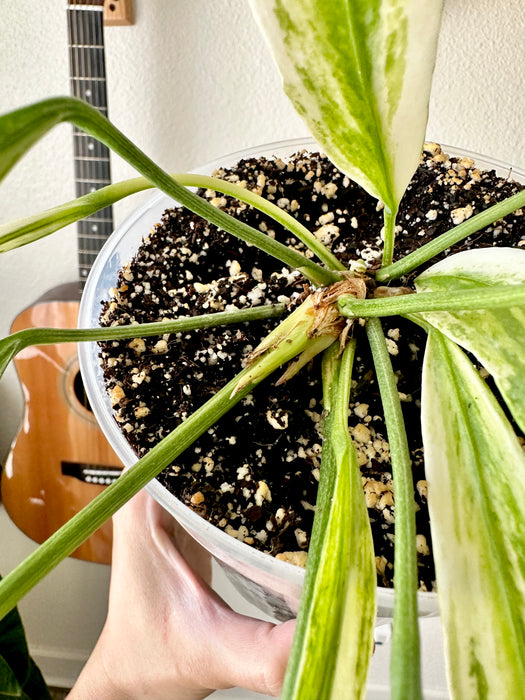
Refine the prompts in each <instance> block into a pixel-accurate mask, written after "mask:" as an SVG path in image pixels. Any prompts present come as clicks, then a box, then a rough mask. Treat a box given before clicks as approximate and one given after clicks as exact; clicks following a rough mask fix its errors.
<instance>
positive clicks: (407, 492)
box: [366, 319, 423, 700]
mask: <svg viewBox="0 0 525 700" xmlns="http://www.w3.org/2000/svg"><path fill="white" fill-rule="evenodd" d="M366 329H367V335H368V340H369V342H370V347H371V350H372V355H373V358H374V367H375V371H376V377H377V383H378V385H379V389H380V392H381V402H382V404H383V410H384V415H385V423H386V427H387V434H388V442H389V445H390V461H391V464H392V474H393V478H394V498H395V518H396V525H395V538H396V540H395V550H394V557H395V558H394V571H395V574H394V589H395V601H394V626H393V634H392V651H391V657H390V682H391V693H392V695H391V697H392V700H422V697H423V696H422V692H421V677H420V667H419V630H418V613H417V588H418V573H417V554H416V520H415V506H414V485H413V481H412V465H411V461H410V451H409V448H408V442H407V436H406V431H405V424H404V420H403V413H402V410H401V403H400V401H399V394H398V391H397V385H396V378H395V375H394V372H393V369H392V364H391V362H390V356H389V354H388V349H387V346H386V342H385V337H384V335H383V329H382V328H381V321H379V319H370V320H369V321H368V322H367V324H366Z"/></svg>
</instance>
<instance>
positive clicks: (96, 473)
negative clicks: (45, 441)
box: [61, 462, 122, 486]
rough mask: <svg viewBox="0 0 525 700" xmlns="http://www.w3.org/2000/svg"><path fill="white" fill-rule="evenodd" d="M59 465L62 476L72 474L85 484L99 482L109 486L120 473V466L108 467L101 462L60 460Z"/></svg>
mask: <svg viewBox="0 0 525 700" xmlns="http://www.w3.org/2000/svg"><path fill="white" fill-rule="evenodd" d="M61 466H62V474H64V476H72V477H74V478H75V479H79V481H84V482H85V483H87V484H99V485H101V486H109V484H112V483H113V482H114V481H116V480H117V479H118V477H119V476H120V474H121V473H122V467H109V466H105V465H102V464H85V463H83V462H61Z"/></svg>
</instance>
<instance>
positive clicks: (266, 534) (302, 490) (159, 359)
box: [100, 144, 525, 590]
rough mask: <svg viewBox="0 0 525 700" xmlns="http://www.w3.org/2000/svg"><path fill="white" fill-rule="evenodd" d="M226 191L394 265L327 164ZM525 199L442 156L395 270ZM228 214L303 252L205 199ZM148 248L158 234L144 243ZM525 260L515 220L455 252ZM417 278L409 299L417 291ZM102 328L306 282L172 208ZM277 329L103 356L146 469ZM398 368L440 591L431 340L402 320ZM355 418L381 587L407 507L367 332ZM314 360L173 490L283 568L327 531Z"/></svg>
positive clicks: (261, 170)
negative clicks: (149, 458)
mask: <svg viewBox="0 0 525 700" xmlns="http://www.w3.org/2000/svg"><path fill="white" fill-rule="evenodd" d="M216 174H217V175H218V176H219V177H222V178H225V179H229V180H232V181H235V182H237V183H241V184H242V183H245V186H246V187H248V188H249V189H255V191H256V192H258V193H259V194H262V195H263V196H265V197H267V198H268V199H271V200H273V201H274V202H276V203H277V204H278V205H279V206H281V207H282V208H284V209H286V210H288V211H290V212H291V213H292V214H293V215H294V216H296V217H297V218H298V219H300V220H301V221H302V222H303V223H304V224H305V225H306V226H307V227H309V228H310V229H311V230H313V231H317V235H318V236H319V237H321V239H322V240H323V242H325V243H326V244H328V245H329V246H330V247H331V249H332V251H333V252H334V253H335V254H336V255H337V257H339V259H340V260H342V261H343V262H344V263H345V264H348V265H350V264H351V262H352V261H355V260H358V259H364V260H365V261H366V262H367V263H368V266H369V269H370V270H373V269H374V268H376V267H377V266H378V265H379V263H380V256H381V247H382V246H381V237H380V232H381V226H382V212H381V211H380V207H378V206H377V204H376V202H375V200H373V199H372V198H371V197H370V196H368V195H367V194H366V193H365V192H364V191H363V190H362V189H360V188H359V187H358V186H357V185H355V184H354V183H352V182H351V181H349V180H348V178H346V177H345V176H344V175H343V174H342V173H340V172H339V171H338V170H337V169H336V168H335V167H334V166H333V165H331V164H330V162H329V161H328V160H327V159H326V158H325V157H323V156H320V155H319V154H305V153H301V154H298V155H296V156H295V157H294V158H292V159H291V161H290V162H289V163H288V164H286V163H284V162H282V161H280V160H247V161H241V162H240V163H239V164H238V165H237V167H235V168H233V169H231V170H227V171H225V170H220V171H219V172H218V173H216ZM519 189H521V185H518V184H516V183H513V182H511V181H507V180H502V179H499V178H497V177H496V176H495V174H494V173H493V172H480V171H479V170H477V169H476V168H475V165H474V164H473V163H472V162H471V161H469V160H468V159H461V160H457V159H449V158H448V157H447V156H446V155H445V154H443V153H442V152H441V149H439V147H437V146H435V145H432V144H431V145H429V146H428V149H427V150H426V151H425V153H424V158H423V160H422V163H421V165H420V167H419V168H418V171H417V173H416V175H415V176H414V179H413V181H412V183H411V185H410V187H409V189H408V191H407V193H406V195H405V198H404V200H403V202H402V206H401V210H400V214H399V218H398V221H399V224H400V226H399V230H398V234H397V244H396V259H399V258H400V257H403V256H404V255H406V254H407V253H409V252H411V251H413V250H415V249H416V248H418V247H420V246H421V245H423V244H424V243H426V242H428V241H429V240H431V239H433V238H434V237H436V236H438V235H439V234H441V233H443V232H444V231H446V230H449V229H450V228H451V227H452V225H453V224H454V223H457V222H458V221H460V220H462V219H463V218H468V217H470V216H472V215H473V214H475V213H477V212H478V211H481V210H482V209H486V208H487V207H488V206H490V205H491V204H493V203H494V202H496V201H499V200H501V199H504V198H505V197H507V196H509V195H510V194H513V193H514V192H516V191H518V190H519ZM202 194H203V196H205V197H207V198H208V199H210V200H211V201H212V202H213V203H214V204H215V205H216V206H220V207H221V208H224V209H225V210H226V211H228V212H229V213H231V214H233V215H235V216H237V217H238V218H240V219H242V220H244V221H246V222H247V223H249V224H251V225H252V226H255V227H257V228H259V229H260V230H262V231H264V232H266V233H267V234H268V235H270V236H272V237H275V238H276V239H278V240H280V241H282V242H284V243H287V244H289V245H293V246H294V247H296V248H297V249H298V250H301V251H303V252H305V248H304V246H303V244H301V243H298V242H297V241H295V239H290V238H288V236H287V233H286V232H285V231H284V230H282V229H281V228H280V227H279V226H278V225H277V224H275V223H274V222H273V221H271V220H268V219H266V218H265V217H263V216H261V215H260V214H259V213H258V212H255V211H253V210H252V209H251V208H250V207H247V206H246V205H244V204H241V203H239V202H238V201H237V200H231V199H230V198H227V197H223V196H222V195H220V194H219V193H215V192H210V191H207V192H203V193H202ZM145 235H147V232H145ZM493 245H507V246H523V245H525V226H524V218H523V215H522V212H517V213H516V214H514V215H511V216H509V217H507V218H506V220H505V221H504V222H503V221H500V222H497V224H495V225H493V226H490V227H488V228H487V229H486V230H485V231H483V232H479V233H477V234H476V235H475V237H474V238H473V239H472V240H470V239H467V240H466V241H465V242H464V243H463V244H460V245H457V246H455V247H454V249H453V250H452V251H447V252H455V251H458V250H463V249H466V248H469V247H472V246H493ZM413 276H414V275H411V276H410V279H407V280H401V281H400V282H397V283H395V284H407V285H410V284H411V283H412V279H413ZM115 287H116V288H115V292H114V297H113V299H112V302H111V303H109V304H106V305H105V307H104V310H103V314H102V316H101V320H102V323H103V325H111V324H124V323H130V322H135V321H136V322H146V321H158V320H162V319H171V318H173V317H175V316H193V315H196V314H202V313H209V312H213V311H223V310H230V309H233V308H236V309H242V308H248V307H250V306H256V305H260V304H271V303H275V302H277V301H285V302H287V303H289V304H290V306H291V307H293V306H294V304H296V303H297V300H298V299H299V297H300V296H301V294H303V292H304V289H305V280H304V279H303V278H302V277H301V276H300V275H299V274H298V273H296V272H293V271H291V270H289V269H287V268H283V265H282V264H281V263H279V262H278V261H277V260H275V259H273V258H270V257H268V256H267V255H266V254H264V253H261V252H260V251H259V250H258V249H256V248H254V247H251V246H248V245H246V244H244V243H241V242H240V241H238V240H237V239H234V238H233V237H231V236H229V235H228V234H225V233H223V232H222V231H219V230H217V229H216V228H215V227H214V226H211V225H209V224H207V223H206V222H205V221H203V220H201V219H199V218H198V217H196V216H194V215H193V214H191V213H189V212H187V211H185V210H182V209H179V208H177V209H173V210H169V211H167V212H165V214H164V216H163V217H162V221H161V222H160V223H159V224H158V225H157V226H156V227H155V229H154V231H153V232H152V233H151V234H150V235H148V236H147V238H146V239H145V241H144V243H143V245H142V247H141V249H140V251H139V252H138V254H137V256H136V257H135V259H134V260H133V261H132V262H131V263H130V265H129V266H128V267H126V268H125V269H124V270H122V271H121V273H120V275H119V279H118V281H116V285H115ZM276 324H277V321H276V320H268V321H258V322H254V323H250V324H249V325H248V324H241V325H238V326H229V327H223V328H216V329H207V330H203V331H193V332H190V333H184V334H180V333H178V334H171V335H168V334H166V335H165V336H163V337H162V338H159V337H156V338H145V339H138V340H134V341H120V342H113V343H101V344H100V345H101V358H102V362H103V367H104V372H105V378H106V382H107V388H108V391H109V392H110V395H111V397H112V400H113V403H114V407H115V418H116V420H117V421H118V423H119V424H120V426H121V429H122V430H123V432H124V434H125V435H126V437H127V439H128V440H129V442H130V444H131V445H132V446H133V448H134V449H135V451H136V452H137V454H139V455H143V454H144V453H145V452H147V451H148V450H149V449H150V448H151V447H152V446H153V445H154V444H155V443H156V442H158V441H159V440H160V439H161V438H163V437H165V436H166V435H167V434H168V433H169V432H170V431H171V430H173V428H175V427H176V426H177V425H178V424H179V423H180V422H181V421H183V420H184V419H185V418H186V417H187V416H189V415H190V414H191V413H192V412H193V411H194V410H195V409H196V408H198V407H199V406H200V405H202V404H203V403H204V402H205V401H206V400H207V399H209V398H210V397H211V396H213V395H214V394H215V393H216V392H217V390H218V389H220V388H221V387H222V386H223V385H224V384H225V383H226V382H227V381H229V380H230V379H232V378H233V376H234V375H235V374H237V373H238V372H239V371H240V370H241V368H242V366H243V359H244V358H245V357H246V355H247V354H248V353H249V352H250V351H251V350H252V349H253V348H255V347H256V345H257V344H258V343H259V341H260V340H261V339H262V337H264V336H265V335H266V334H267V332H268V331H269V330H270V329H271V328H273V327H275V325H276ZM383 328H384V331H385V335H386V337H387V343H388V346H389V352H390V355H391V359H392V364H393V367H394V370H395V372H396V375H397V377H398V389H399V394H400V397H401V401H402V406H403V411H404V415H405V420H406V426H407V432H408V438H409V444H410V449H411V454H412V458H413V474H414V494H415V501H416V505H417V515H416V517H417V533H418V550H419V566H420V586H421V588H422V589H423V590H432V589H433V587H434V578H435V576H434V566H433V560H432V543H431V537H430V530H429V523H428V510H427V503H426V481H425V473H424V463H423V450H422V444H421V432H420V411H419V408H420V403H419V399H420V385H421V381H420V380H421V363H422V357H423V352H424V347H425V335H424V333H423V331H421V330H420V329H419V328H417V327H416V326H414V325H413V324H410V323H409V322H408V321H405V320H403V319H399V318H394V319H385V320H384V322H383ZM354 333H355V335H356V336H357V338H358V351H357V355H356V361H355V366H354V373H353V387H352V396H351V403H350V410H349V424H350V432H351V433H352V436H353V438H354V442H355V444H356V447H357V452H358V458H359V463H360V466H361V471H362V476H363V488H364V492H365V495H366V499H367V504H368V507H369V515H370V521H371V524H372V530H373V535H374V542H375V550H376V561H377V571H378V582H379V584H380V585H385V586H389V585H391V582H392V577H393V564H392V562H393V547H394V517H395V511H394V495H393V484H392V475H391V471H390V469H391V468H390V455H389V447H388V443H387V441H386V438H385V435H386V432H385V426H384V422H383V417H382V410H381V403H380V399H379V392H378V388H377V384H376V380H375V374H374V370H373V364H372V360H371V356H370V352H369V350H368V347H367V341H366V336H365V334H364V331H363V328H362V327H360V326H359V325H357V326H356V327H355V329H354ZM319 370H320V363H319V360H318V359H315V360H314V361H313V362H312V363H311V364H310V365H309V366H308V367H305V368H304V369H303V370H301V372H300V373H299V375H297V376H296V377H295V378H293V379H292V380H290V381H289V382H288V383H287V384H285V385H281V386H277V387H276V386H275V385H274V382H273V381H272V379H271V378H270V380H267V381H266V382H265V383H263V384H262V385H261V386H260V387H259V388H258V389H257V390H256V391H254V392H253V394H250V395H249V396H248V397H247V398H245V399H244V400H243V401H242V402H241V403H240V404H239V405H238V406H237V407H236V408H234V409H233V410H232V411H231V412H230V413H229V414H227V415H226V416H225V417H224V418H222V419H221V421H220V422H219V423H218V424H217V425H216V426H214V427H213V428H212V429H210V430H209V431H208V432H207V433H205V434H204V435H203V436H202V437H201V438H200V439H199V440H198V441H197V442H196V443H195V444H194V445H193V446H192V447H191V448H189V449H188V450H187V451H186V452H185V453H184V454H183V455H181V456H180V457H179V458H178V459H177V462H176V464H173V465H171V466H170V467H169V468H167V469H166V470H165V471H164V472H163V474H162V475H161V476H160V477H159V478H160V480H161V481H162V483H164V484H165V485H166V486H167V487H168V488H169V489H170V490H171V491H173V492H174V493H175V494H176V495H177V496H178V497H179V498H180V499H181V500H182V501H184V502H185V503H186V504H187V505H188V506H190V507H191V508H193V509H194V510H196V511H197V512H198V513H200V514H201V515H202V516H203V517H206V518H207V519H209V520H210V521H211V522H212V523H214V524H215V525H217V526H218V527H220V528H223V529H225V530H226V532H228V533H229V534H231V535H232V536H234V537H237V538H238V539H241V540H243V541H244V542H246V543H248V544H250V545H252V546H254V547H257V548H258V549H261V550H263V551H265V552H269V553H271V554H272V555H276V556H279V557H280V558H284V559H288V560H291V561H295V562H297V563H303V564H304V562H305V559H306V551H307V548H308V541H309V536H310V532H311V526H312V521H313V514H314V506H315V501H316V492H317V486H318V479H319V468H320V462H321V450H322V411H323V406H322V388H321V382H320V371H319Z"/></svg>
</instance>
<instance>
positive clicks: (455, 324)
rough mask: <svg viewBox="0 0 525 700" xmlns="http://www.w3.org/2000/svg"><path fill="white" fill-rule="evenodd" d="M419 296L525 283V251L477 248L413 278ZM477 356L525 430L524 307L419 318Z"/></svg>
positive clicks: (450, 258) (432, 314) (440, 263)
mask: <svg viewBox="0 0 525 700" xmlns="http://www.w3.org/2000/svg"><path fill="white" fill-rule="evenodd" d="M415 284H416V289H417V291H418V292H452V291H454V290H458V291H460V290H464V289H476V288H479V289H487V288H488V287H491V286H496V285H500V284H507V285H514V284H519V285H525V250H521V249H519V248H480V249H476V250H469V251H465V252H462V253H457V254H456V255H451V256H450V257H448V258H446V259H445V260H443V261H441V262H438V263H436V264H435V265H433V266H432V267H431V268H429V269H428V270H426V271H425V272H424V273H423V274H421V275H420V276H419V277H418V278H417V279H416V282H415ZM418 316H420V317H421V318H423V319H424V320H425V321H426V322H427V323H429V324H431V325H432V326H433V327H434V328H437V329H439V330H440V331H441V332H442V333H444V334H445V335H446V336H447V337H449V338H451V339H452V340H454V341H455V342H456V343H458V344H459V345H461V346H462V347H463V348H465V349H466V350H468V351H469V352H471V353H472V354H473V355H475V356H476V357H477V359H478V360H479V361H480V362H481V364H482V365H483V366H484V367H485V369H486V370H487V371H488V372H489V373H490V374H491V375H492V376H493V378H494V380H495V382H496V384H497V386H498V389H499V391H500V392H501V395H502V396H503V398H504V400H505V402H506V403H507V405H508V407H509V410H510V411H511V412H512V415H513V417H514V419H515V420H516V422H517V423H518V425H519V426H520V428H521V430H523V431H524V432H525V309H524V308H519V307H514V308H509V309H502V308H498V309H494V310H493V311H492V310H491V309H483V310H479V311H455V312H453V313H450V312H444V311H440V312H427V313H422V314H418Z"/></svg>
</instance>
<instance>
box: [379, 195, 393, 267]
mask: <svg viewBox="0 0 525 700" xmlns="http://www.w3.org/2000/svg"><path fill="white" fill-rule="evenodd" d="M396 214H397V210H395V211H394V210H392V209H390V208H389V207H387V206H386V205H385V206H384V208H383V226H384V228H383V231H384V234H383V236H384V247H383V260H382V262H381V269H382V268H383V267H385V266H387V265H390V264H391V263H392V260H393V259H394V243H395V240H396Z"/></svg>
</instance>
